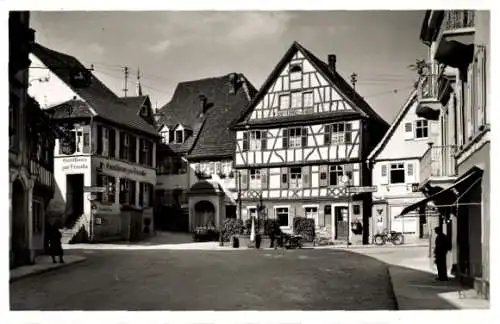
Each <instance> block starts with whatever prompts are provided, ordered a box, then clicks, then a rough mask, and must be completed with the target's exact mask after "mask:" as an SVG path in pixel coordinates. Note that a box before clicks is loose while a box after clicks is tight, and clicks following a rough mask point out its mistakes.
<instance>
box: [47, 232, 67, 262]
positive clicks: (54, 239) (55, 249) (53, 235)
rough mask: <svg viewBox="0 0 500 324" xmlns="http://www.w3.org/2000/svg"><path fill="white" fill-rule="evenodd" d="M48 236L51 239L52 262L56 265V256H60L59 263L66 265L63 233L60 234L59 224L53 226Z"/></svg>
mask: <svg viewBox="0 0 500 324" xmlns="http://www.w3.org/2000/svg"><path fill="white" fill-rule="evenodd" d="M47 234H48V239H49V250H50V256H51V257H52V262H54V263H56V256H58V257H59V263H64V259H63V249H62V244H61V238H62V235H61V232H59V228H58V226H57V224H54V225H53V226H51V227H50V228H49V230H48V233H47Z"/></svg>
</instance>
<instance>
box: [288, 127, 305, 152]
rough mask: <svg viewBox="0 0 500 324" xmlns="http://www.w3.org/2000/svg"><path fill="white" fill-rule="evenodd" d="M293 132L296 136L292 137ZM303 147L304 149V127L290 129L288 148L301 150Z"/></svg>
mask: <svg viewBox="0 0 500 324" xmlns="http://www.w3.org/2000/svg"><path fill="white" fill-rule="evenodd" d="M292 131H293V133H294V135H292ZM297 131H298V135H297ZM301 147H302V127H291V128H288V148H301Z"/></svg>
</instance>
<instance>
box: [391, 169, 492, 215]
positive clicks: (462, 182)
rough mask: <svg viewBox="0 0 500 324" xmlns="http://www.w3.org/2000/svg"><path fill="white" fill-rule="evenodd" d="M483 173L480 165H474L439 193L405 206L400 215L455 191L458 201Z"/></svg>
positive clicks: (450, 203) (450, 204)
mask: <svg viewBox="0 0 500 324" xmlns="http://www.w3.org/2000/svg"><path fill="white" fill-rule="evenodd" d="M482 175H483V170H481V169H480V168H478V167H472V168H471V169H470V170H469V171H467V172H466V173H464V174H463V175H462V176H461V177H460V178H459V179H457V181H455V183H454V184H453V185H452V186H450V187H448V188H446V189H443V190H441V191H439V192H438V193H435V194H434V195H431V196H429V197H427V198H425V199H423V200H421V201H419V202H416V203H414V204H413V205H410V206H408V207H405V208H404V209H403V210H402V211H401V213H400V214H399V216H402V215H404V214H408V213H409V212H411V211H413V210H415V209H417V208H419V207H423V206H425V205H426V204H427V203H428V202H429V201H436V200H438V199H439V198H442V197H443V196H445V195H447V194H450V193H453V195H454V196H455V201H454V202H456V201H457V200H458V199H460V197H462V195H463V194H464V193H466V192H467V191H468V189H469V188H471V187H472V186H473V185H475V184H476V183H477V181H478V180H479V179H480V178H481V177H482ZM454 202H449V204H447V205H449V206H452V204H453V203H454Z"/></svg>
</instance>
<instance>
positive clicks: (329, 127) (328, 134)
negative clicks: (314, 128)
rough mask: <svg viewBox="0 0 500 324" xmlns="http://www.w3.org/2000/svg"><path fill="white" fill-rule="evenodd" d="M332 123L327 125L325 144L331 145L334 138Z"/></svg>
mask: <svg viewBox="0 0 500 324" xmlns="http://www.w3.org/2000/svg"><path fill="white" fill-rule="evenodd" d="M331 131H332V125H325V134H324V142H325V145H330V143H331V139H332V134H331Z"/></svg>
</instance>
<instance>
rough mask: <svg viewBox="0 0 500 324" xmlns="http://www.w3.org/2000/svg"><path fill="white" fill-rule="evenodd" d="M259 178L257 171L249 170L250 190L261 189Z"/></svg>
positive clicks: (258, 171)
mask: <svg viewBox="0 0 500 324" xmlns="http://www.w3.org/2000/svg"><path fill="white" fill-rule="evenodd" d="M261 184H262V182H261V178H260V170H259V169H251V170H250V189H260V188H261Z"/></svg>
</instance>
